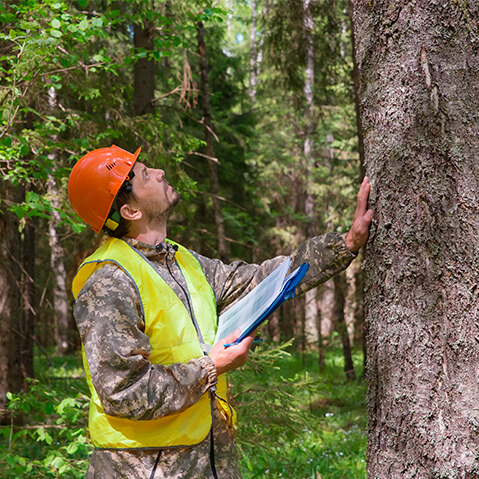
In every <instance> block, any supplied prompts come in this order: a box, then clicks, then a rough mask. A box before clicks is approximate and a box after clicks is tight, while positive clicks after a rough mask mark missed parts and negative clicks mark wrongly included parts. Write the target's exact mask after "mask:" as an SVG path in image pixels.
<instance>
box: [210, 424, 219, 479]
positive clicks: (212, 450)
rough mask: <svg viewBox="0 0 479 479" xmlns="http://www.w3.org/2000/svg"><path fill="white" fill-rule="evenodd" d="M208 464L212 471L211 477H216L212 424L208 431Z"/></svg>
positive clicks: (216, 478)
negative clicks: (209, 439)
mask: <svg viewBox="0 0 479 479" xmlns="http://www.w3.org/2000/svg"><path fill="white" fill-rule="evenodd" d="M210 438H211V441H210V464H211V472H212V473H213V477H214V478H215V479H218V474H217V472H216V464H215V440H214V438H213V426H211V431H210Z"/></svg>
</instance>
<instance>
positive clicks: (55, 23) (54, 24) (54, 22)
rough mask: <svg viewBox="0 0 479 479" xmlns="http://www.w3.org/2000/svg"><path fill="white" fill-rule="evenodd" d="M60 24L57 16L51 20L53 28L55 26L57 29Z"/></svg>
mask: <svg viewBox="0 0 479 479" xmlns="http://www.w3.org/2000/svg"><path fill="white" fill-rule="evenodd" d="M61 26H62V24H61V23H60V20H58V19H57V18H55V19H54V20H52V27H53V28H56V29H57V30H58V29H59V28H60V27H61Z"/></svg>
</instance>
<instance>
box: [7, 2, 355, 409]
mask: <svg viewBox="0 0 479 479" xmlns="http://www.w3.org/2000/svg"><path fill="white" fill-rule="evenodd" d="M0 22H1V23H0V37H1V40H2V42H1V45H2V46H1V50H0V78H1V87H0V114H1V115H2V126H1V130H0V169H1V176H0V190H1V202H0V241H1V254H0V256H1V262H0V282H1V290H2V301H1V302H0V324H1V326H0V327H1V328H2V329H1V334H0V353H1V354H2V357H4V358H7V360H6V361H5V362H4V364H3V365H2V367H1V368H0V407H4V406H5V397H6V396H5V394H6V392H7V391H13V392H17V391H20V390H21V389H22V388H23V387H24V385H25V379H26V378H28V377H34V376H35V371H34V367H33V356H34V351H37V352H39V353H40V354H43V355H45V356H46V357H48V355H51V354H55V355H63V354H67V353H71V352H73V351H77V350H78V348H79V340H78V336H77V333H76V330H75V326H74V323H73V320H72V315H71V308H72V297H71V295H70V292H69V291H70V282H71V278H72V275H73V274H74V272H75V269H76V267H77V266H78V265H79V264H80V262H81V261H82V259H83V258H84V257H85V256H86V255H87V254H88V253H89V252H91V251H92V250H93V249H94V248H95V246H96V245H97V243H98V241H99V237H97V236H95V235H94V234H93V233H92V232H91V231H89V230H88V229H87V228H86V227H85V225H83V224H82V223H81V221H80V220H79V219H78V218H77V217H76V216H75V215H74V213H73V212H72V210H71V209H70V206H69V204H68V199H67V196H66V185H67V180H68V174H69V170H70V169H71V167H72V165H73V164H74V163H75V161H76V160H78V159H79V158H80V157H81V156H82V155H83V154H85V153H86V152H87V151H89V150H91V149H94V148H99V147H103V146H105V145H110V144H117V145H119V146H121V147H122V148H125V149H127V150H130V151H134V150H135V149H136V148H137V147H138V146H141V147H142V158H143V161H146V162H148V163H150V164H151V165H152V166H161V167H162V168H164V169H165V170H166V171H167V174H168V177H169V181H170V183H172V184H174V185H175V186H176V187H177V189H178V190H179V192H180V194H181V196H182V198H183V200H182V201H181V203H180V204H179V205H178V207H177V209H176V211H175V212H174V214H173V216H172V218H171V223H170V231H169V235H170V237H172V238H174V239H175V240H177V241H179V242H181V243H184V244H186V245H188V246H189V247H191V248H193V249H196V250H197V251H199V252H201V253H203V254H206V255H210V256H216V257H221V258H223V259H224V260H234V259H238V258H240V259H245V260H247V261H255V262H259V261H262V260H263V259H266V258H268V257H270V256H272V255H274V254H278V253H288V252H290V251H291V250H292V248H294V247H295V245H297V244H298V243H299V242H301V241H303V240H304V239H305V238H306V237H308V236H311V235H313V234H320V233H323V232H327V231H333V230H334V231H340V232H346V231H347V227H348V226H349V224H350V221H351V218H352V210H353V208H354V202H355V193H356V190H357V188H358V186H359V178H360V173H359V171H360V165H359V154H358V148H357V132H356V117H355V106H354V94H353V78H352V55H351V39H350V27H349V20H348V15H347V2H346V1H345V0H340V1H332V0H327V1H324V2H316V1H311V0H304V1H301V0H289V1H286V0H278V1H276V2H272V1H267V0H265V1H260V0H256V1H254V2H248V1H235V2H233V1H231V0H228V1H227V0H225V1H224V2H215V3H214V4H210V3H208V2H200V1H197V2H187V1H178V2H157V1H151V0H149V1H146V0H135V1H131V2H104V1H99V0H98V1H88V0H79V1H67V0H58V1H57V0H47V1H43V2H39V1H36V0H22V1H18V2H4V3H3V4H2V5H1V6H0ZM357 261H360V260H357ZM355 263H356V262H355ZM358 271H359V269H358V268H357V267H352V268H351V270H350V271H349V272H348V277H347V278H346V275H344V278H343V280H342V281H339V282H336V283H334V282H330V283H329V284H327V285H325V286H323V287H322V288H319V289H318V290H315V291H314V292H312V293H311V294H309V296H308V297H307V303H305V299H304V298H299V299H297V300H296V301H295V302H291V303H289V304H288V305H286V306H285V307H283V309H281V310H280V312H279V313H278V315H277V316H275V317H274V318H273V319H272V320H271V321H270V323H269V324H268V326H267V327H266V328H265V332H264V334H265V335H267V336H269V337H270V338H271V339H272V340H274V341H281V340H285V339H289V338H290V337H291V336H293V335H294V336H295V338H296V340H295V342H294V346H293V347H294V348H297V349H298V350H300V351H306V350H308V349H311V348H313V349H315V350H318V351H320V353H318V357H319V358H320V362H321V363H322V364H324V346H325V345H327V343H328V341H329V339H330V338H331V336H332V334H333V332H334V331H335V326H334V323H335V318H337V317H338V316H339V317H340V319H341V321H343V322H344V321H345V327H344V328H339V329H338V331H342V332H343V333H342V335H341V338H342V341H343V343H344V342H346V343H344V344H345V351H346V352H347V350H348V347H349V346H350V345H351V344H356V345H357V344H360V343H361V337H362V335H361V318H362V312H361V304H362V297H361V285H360V283H358V281H359V279H358V274H356V273H357V272H358ZM335 291H336V293H335ZM338 301H339V303H338ZM338 304H339V308H338ZM343 318H344V320H343ZM345 331H348V332H349V334H348V333H347V332H346V333H345ZM348 344H349V346H348ZM349 349H350V348H349Z"/></svg>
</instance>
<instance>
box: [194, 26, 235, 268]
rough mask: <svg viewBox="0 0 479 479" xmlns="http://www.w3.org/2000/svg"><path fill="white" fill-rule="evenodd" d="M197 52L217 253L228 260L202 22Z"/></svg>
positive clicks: (222, 258) (199, 29)
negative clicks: (216, 235)
mask: <svg viewBox="0 0 479 479" xmlns="http://www.w3.org/2000/svg"><path fill="white" fill-rule="evenodd" d="M197 40H198V52H199V54H200V68H201V97H202V104H203V125H204V131H205V141H206V156H207V157H208V160H207V161H208V169H209V175H210V187H211V194H212V199H213V210H214V215H215V223H216V229H217V233H218V253H219V257H220V258H221V260H222V261H224V262H228V261H229V254H228V246H227V244H226V237H225V227H224V220H223V213H222V211H221V205H220V200H219V198H218V192H219V182H218V171H217V167H216V161H215V159H214V158H215V149H214V146H213V141H214V137H213V123H212V121H211V107H210V89H209V82H208V59H207V56H206V44H205V29H204V26H203V22H198V23H197Z"/></svg>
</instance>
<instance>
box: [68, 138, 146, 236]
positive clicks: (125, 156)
mask: <svg viewBox="0 0 479 479" xmlns="http://www.w3.org/2000/svg"><path fill="white" fill-rule="evenodd" d="M140 151H141V148H138V149H137V150H136V151H135V153H134V154H132V153H129V152H128V151H125V150H123V149H122V148H119V147H118V146H115V145H112V146H110V147H109V148H99V149H98V150H93V151H90V153H87V154H86V155H85V156H83V157H82V158H80V159H79V160H78V162H77V163H76V164H75V166H74V167H73V169H72V171H71V173H70V178H69V179H68V198H69V199H70V204H71V205H72V208H73V209H74V210H75V212H76V214H77V215H78V216H79V217H80V218H81V219H82V220H83V221H84V222H85V223H87V224H88V225H90V226H91V227H92V228H93V231H95V232H96V233H99V232H100V230H101V229H102V228H103V226H104V225H105V222H107V220H108V215H109V213H110V210H111V207H112V205H113V201H114V200H115V198H116V195H117V194H118V191H119V190H120V188H121V186H122V184H123V182H124V181H125V180H127V179H129V177H128V174H129V173H130V171H131V169H132V168H133V165H134V164H135V162H136V159H137V158H138V155H139V154H140ZM106 226H107V227H108V224H107V225H106ZM116 226H117V225H115V227H116ZM110 229H115V228H110Z"/></svg>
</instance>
